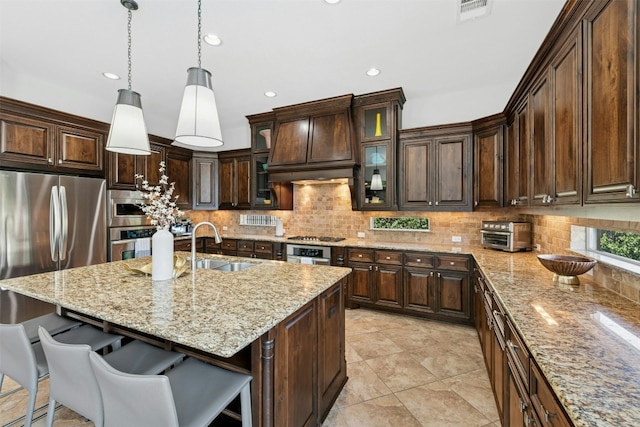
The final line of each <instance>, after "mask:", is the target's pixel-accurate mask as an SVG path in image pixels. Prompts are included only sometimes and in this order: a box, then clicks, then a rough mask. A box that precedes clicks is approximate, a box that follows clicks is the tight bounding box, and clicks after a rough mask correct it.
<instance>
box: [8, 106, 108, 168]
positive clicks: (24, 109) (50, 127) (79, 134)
mask: <svg viewBox="0 0 640 427" xmlns="http://www.w3.org/2000/svg"><path fill="white" fill-rule="evenodd" d="M107 130H108V128H107V126H106V125H105V124H104V123H100V122H94V121H92V120H89V119H84V118H82V117H77V116H72V115H70V114H64V113H60V112H58V111H54V110H49V109H46V108H42V107H38V106H36V105H31V104H27V103H24V102H20V101H16V100H12V99H9V98H4V97H0V167H11V168H19V169H29V170H36V171H43V172H54V173H73V174H81V175H87V176H97V177H104V145H105V141H106V134H107Z"/></svg>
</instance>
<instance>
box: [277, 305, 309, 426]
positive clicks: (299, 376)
mask: <svg viewBox="0 0 640 427" xmlns="http://www.w3.org/2000/svg"><path fill="white" fill-rule="evenodd" d="M276 328H277V330H276V338H275V353H276V357H275V371H274V382H275V386H276V394H275V396H274V397H275V407H274V417H275V419H276V420H277V422H276V424H275V425H276V426H278V427H280V426H282V427H307V426H316V425H317V413H318V402H317V380H318V379H317V368H316V366H315V365H316V363H317V344H318V335H317V305H316V301H313V302H312V303H310V304H308V305H307V306H305V307H304V308H303V309H301V310H299V311H298V312H296V313H295V314H294V315H293V316H291V317H289V318H288V319H287V320H286V321H284V322H283V323H281V324H280V325H278V326H277V327H276Z"/></svg>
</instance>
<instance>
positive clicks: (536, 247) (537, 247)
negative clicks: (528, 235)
mask: <svg viewBox="0 0 640 427" xmlns="http://www.w3.org/2000/svg"><path fill="white" fill-rule="evenodd" d="M535 249H536V252H540V243H536V244H535Z"/></svg>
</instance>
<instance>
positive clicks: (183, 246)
mask: <svg viewBox="0 0 640 427" xmlns="http://www.w3.org/2000/svg"><path fill="white" fill-rule="evenodd" d="M197 242H198V240H196V247H197V246H198V243H197ZM173 250H174V251H190V250H191V239H188V240H174V241H173Z"/></svg>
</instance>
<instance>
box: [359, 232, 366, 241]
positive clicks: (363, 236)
mask: <svg viewBox="0 0 640 427" xmlns="http://www.w3.org/2000/svg"><path fill="white" fill-rule="evenodd" d="M365 236H366V234H364V231H358V237H359V238H361V239H364V238H365Z"/></svg>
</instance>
